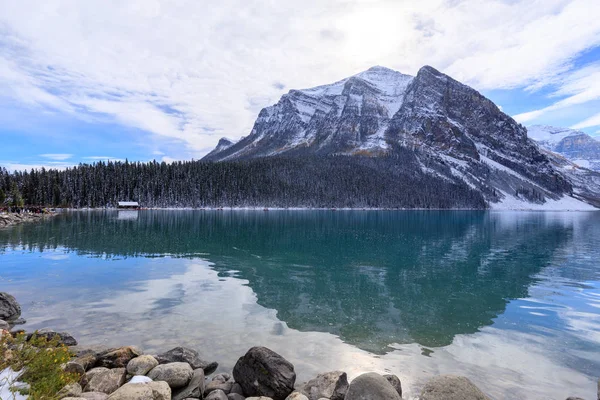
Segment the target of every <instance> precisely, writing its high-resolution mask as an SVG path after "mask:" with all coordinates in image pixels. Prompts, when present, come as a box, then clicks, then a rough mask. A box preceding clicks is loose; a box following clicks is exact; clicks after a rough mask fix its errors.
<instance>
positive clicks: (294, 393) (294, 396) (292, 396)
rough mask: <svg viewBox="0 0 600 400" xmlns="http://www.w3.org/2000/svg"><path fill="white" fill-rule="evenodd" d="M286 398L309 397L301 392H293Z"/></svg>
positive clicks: (302, 399) (296, 399)
mask: <svg viewBox="0 0 600 400" xmlns="http://www.w3.org/2000/svg"><path fill="white" fill-rule="evenodd" d="M285 400H308V397H306V396H305V395H303V394H302V393H300V392H292V393H291V394H290V395H289V396H288V397H286V398H285Z"/></svg>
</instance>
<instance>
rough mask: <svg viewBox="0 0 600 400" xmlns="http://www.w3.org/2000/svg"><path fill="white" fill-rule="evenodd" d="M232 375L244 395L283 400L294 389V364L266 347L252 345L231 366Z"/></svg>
mask: <svg viewBox="0 0 600 400" xmlns="http://www.w3.org/2000/svg"><path fill="white" fill-rule="evenodd" d="M233 377H234V379H235V381H236V382H237V383H239V384H240V386H241V387H242V390H243V391H244V395H245V396H265V397H270V398H272V399H273V400H284V399H285V398H286V397H287V396H288V395H289V394H290V393H292V392H293V390H294V383H295V382H296V373H295V372H294V366H293V365H292V364H291V363H290V362H289V361H287V360H286V359H285V358H283V357H281V356H280V355H279V354H277V353H275V352H274V351H272V350H270V349H268V348H266V347H253V348H251V349H250V350H248V352H247V353H246V354H245V355H244V356H243V357H241V358H240V359H239V360H238V361H237V363H236V364H235V367H234V368H233Z"/></svg>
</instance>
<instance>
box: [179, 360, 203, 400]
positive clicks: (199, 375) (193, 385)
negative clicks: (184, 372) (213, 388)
mask: <svg viewBox="0 0 600 400" xmlns="http://www.w3.org/2000/svg"><path fill="white" fill-rule="evenodd" d="M204 381H205V380H204V370H203V369H202V368H196V369H195V370H194V372H193V374H192V379H190V383H188V385H187V386H186V387H184V388H182V389H179V390H178V391H176V392H175V393H173V400H183V399H186V398H187V399H190V398H194V399H201V398H202V397H203V395H204Z"/></svg>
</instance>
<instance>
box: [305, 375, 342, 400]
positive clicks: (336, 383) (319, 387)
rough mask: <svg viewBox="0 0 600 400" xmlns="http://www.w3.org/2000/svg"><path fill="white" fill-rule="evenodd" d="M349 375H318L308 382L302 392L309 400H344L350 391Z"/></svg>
mask: <svg viewBox="0 0 600 400" xmlns="http://www.w3.org/2000/svg"><path fill="white" fill-rule="evenodd" d="M348 386H349V385H348V375H346V373H345V372H342V371H331V372H326V373H324V374H319V375H317V377H316V378H313V379H311V380H310V381H308V382H306V383H305V384H304V385H303V386H302V387H301V388H300V392H301V393H302V394H304V395H305V396H306V397H308V399H309V400H319V399H320V398H321V397H325V398H327V399H331V400H344V397H345V396H346V392H347V391H348Z"/></svg>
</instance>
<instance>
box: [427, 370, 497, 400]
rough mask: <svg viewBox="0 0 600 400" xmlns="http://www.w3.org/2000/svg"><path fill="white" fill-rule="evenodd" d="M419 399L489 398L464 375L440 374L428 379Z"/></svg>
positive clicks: (483, 399) (479, 399) (472, 399)
mask: <svg viewBox="0 0 600 400" xmlns="http://www.w3.org/2000/svg"><path fill="white" fill-rule="evenodd" d="M421 400H489V398H488V397H487V396H486V395H485V394H484V393H483V392H482V391H481V390H479V388H478V387H477V386H475V385H474V384H473V382H471V381H470V380H469V379H467V378H465V377H464V376H455V375H441V376H436V377H435V378H433V379H431V380H429V382H427V383H426V384H425V386H424V387H423V390H422V391H421Z"/></svg>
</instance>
